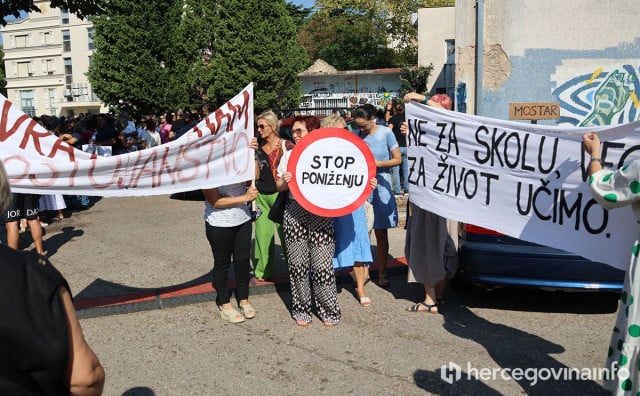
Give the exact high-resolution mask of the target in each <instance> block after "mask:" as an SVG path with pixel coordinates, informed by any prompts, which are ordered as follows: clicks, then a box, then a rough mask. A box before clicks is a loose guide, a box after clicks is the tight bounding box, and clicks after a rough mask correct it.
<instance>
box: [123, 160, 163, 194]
mask: <svg viewBox="0 0 640 396" xmlns="http://www.w3.org/2000/svg"><path fill="white" fill-rule="evenodd" d="M157 161H158V153H157V151H153V152H152V153H151V155H148V156H147V158H146V159H145V160H144V163H143V164H142V168H140V169H139V170H138V171H137V172H136V173H134V174H133V175H132V176H131V181H130V182H129V187H130V188H136V187H138V182H139V180H140V177H142V176H144V175H151V187H152V188H154V187H158V186H159V185H160V184H159V183H157V179H158V178H157V176H156V175H157V171H156V165H157ZM150 162H151V163H152V164H153V166H152V167H151V169H146V168H147V165H148V164H149V163H150ZM134 171H135V168H134ZM156 183H157V184H156Z"/></svg>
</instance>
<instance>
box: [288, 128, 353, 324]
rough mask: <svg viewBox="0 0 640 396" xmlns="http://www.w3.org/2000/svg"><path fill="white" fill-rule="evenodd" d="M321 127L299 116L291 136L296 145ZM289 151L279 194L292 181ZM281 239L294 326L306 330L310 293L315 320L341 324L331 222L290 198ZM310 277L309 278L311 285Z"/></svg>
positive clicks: (308, 317) (309, 319) (309, 308)
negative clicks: (287, 272)
mask: <svg viewBox="0 0 640 396" xmlns="http://www.w3.org/2000/svg"><path fill="white" fill-rule="evenodd" d="M319 127H320V120H319V119H318V118H317V117H314V116H304V117H303V116H299V117H296V118H295V119H294V121H293V127H292V130H291V134H292V136H293V140H294V141H296V143H297V142H298V141H299V140H300V139H302V138H303V137H304V136H306V135H307V134H308V133H309V132H310V131H312V130H314V129H317V128H319ZM290 155H291V151H287V152H286V153H285V154H284V156H283V157H282V159H281V160H280V164H279V166H278V180H277V181H276V183H277V185H278V190H279V191H286V190H287V189H288V188H289V187H288V185H287V184H288V183H289V182H290V181H291V177H292V175H291V172H287V165H288V163H289V157H290ZM283 228H284V238H285V241H286V245H287V264H288V267H289V280H290V283H291V295H292V304H291V316H292V317H293V319H294V320H295V321H296V324H297V325H298V326H301V327H307V326H308V325H309V323H311V291H312V289H313V297H314V299H315V307H316V310H317V312H316V313H317V314H318V317H320V320H322V323H323V324H324V325H325V326H327V327H330V326H334V325H336V324H338V322H339V321H340V307H339V305H338V290H337V287H336V276H335V272H334V270H333V253H334V250H335V238H334V233H333V219H332V218H329V217H322V216H317V215H315V214H313V213H311V212H309V211H307V210H306V209H304V208H303V207H302V206H300V204H299V203H298V202H297V201H296V200H295V199H294V198H293V197H292V196H291V194H289V200H288V201H287V205H286V208H285V212H284V220H283ZM309 275H311V282H310V278H309Z"/></svg>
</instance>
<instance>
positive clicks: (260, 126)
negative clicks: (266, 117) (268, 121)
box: [258, 124, 269, 129]
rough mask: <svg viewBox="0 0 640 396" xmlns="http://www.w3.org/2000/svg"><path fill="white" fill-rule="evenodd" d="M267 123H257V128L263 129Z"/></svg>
mask: <svg viewBox="0 0 640 396" xmlns="http://www.w3.org/2000/svg"><path fill="white" fill-rule="evenodd" d="M268 126H269V125H265V124H258V129H264V128H266V127H268Z"/></svg>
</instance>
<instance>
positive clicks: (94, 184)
mask: <svg viewBox="0 0 640 396" xmlns="http://www.w3.org/2000/svg"><path fill="white" fill-rule="evenodd" d="M114 157H115V158H116V160H117V161H118V164H117V165H116V166H115V167H114V170H115V173H114V174H113V175H112V176H111V180H109V182H108V183H106V184H100V183H98V182H97V181H96V179H95V178H94V177H93V172H94V171H95V169H96V164H97V162H98V161H97V160H96V159H92V160H91V166H90V167H89V174H88V177H89V182H90V183H91V186H92V187H94V188H99V189H102V188H108V187H109V186H111V185H112V184H113V183H115V182H116V180H118V173H120V170H119V169H120V165H121V164H122V160H121V159H120V156H118V155H116V156H114Z"/></svg>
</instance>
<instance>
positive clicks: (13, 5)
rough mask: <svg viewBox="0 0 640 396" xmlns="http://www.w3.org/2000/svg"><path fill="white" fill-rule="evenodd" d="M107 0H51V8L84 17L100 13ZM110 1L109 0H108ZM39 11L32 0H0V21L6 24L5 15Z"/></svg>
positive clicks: (17, 15)
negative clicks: (61, 9)
mask: <svg viewBox="0 0 640 396" xmlns="http://www.w3.org/2000/svg"><path fill="white" fill-rule="evenodd" d="M107 1H108V0H51V1H50V2H49V6H50V7H51V8H63V9H66V10H68V11H69V12H70V13H73V14H76V15H77V16H78V17H79V18H81V19H84V18H85V17H87V16H89V15H98V14H100V13H101V12H102V11H103V9H104V7H105V3H106V2H107ZM109 2H110V1H109ZM30 12H41V10H40V8H39V7H38V6H37V5H36V4H35V2H34V1H33V0H3V1H0V18H2V19H1V20H0V23H2V26H5V25H6V24H7V17H10V16H13V17H14V18H19V17H20V16H21V13H30Z"/></svg>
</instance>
